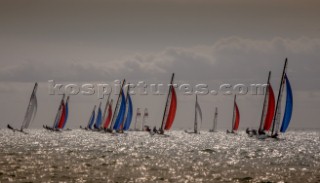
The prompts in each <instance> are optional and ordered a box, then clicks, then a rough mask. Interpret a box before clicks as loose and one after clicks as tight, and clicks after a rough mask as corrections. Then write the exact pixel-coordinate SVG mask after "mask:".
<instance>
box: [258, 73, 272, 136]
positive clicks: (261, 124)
mask: <svg viewBox="0 0 320 183" xmlns="http://www.w3.org/2000/svg"><path fill="white" fill-rule="evenodd" d="M270 77H271V71H269V75H268V81H267V87H266V94H265V95H264V101H263V107H262V114H261V121H260V126H259V132H261V131H263V129H262V126H263V119H264V116H265V111H266V107H267V97H268V94H269V85H270Z"/></svg>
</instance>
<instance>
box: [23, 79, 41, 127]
mask: <svg viewBox="0 0 320 183" xmlns="http://www.w3.org/2000/svg"><path fill="white" fill-rule="evenodd" d="M37 88H38V83H35V85H34V88H33V91H32V94H31V97H30V101H29V104H28V107H27V111H26V114H25V116H24V120H23V122H22V125H21V130H23V129H25V128H28V127H29V125H30V123H31V121H33V120H34V118H35V116H36V113H37V108H38V102H37V96H36V92H37Z"/></svg>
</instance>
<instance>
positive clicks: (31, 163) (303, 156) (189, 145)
mask: <svg viewBox="0 0 320 183" xmlns="http://www.w3.org/2000/svg"><path fill="white" fill-rule="evenodd" d="M28 132H29V134H28V135H24V134H21V133H18V132H16V133H13V132H12V131H8V130H3V129H2V130H0V139H1V140H0V141H1V144H0V149H1V152H0V153H1V154H0V182H10V181H11V182H320V141H319V134H320V133H319V132H289V133H287V134H285V136H283V137H282V139H283V140H280V141H275V140H271V139H268V140H257V139H255V138H249V137H247V135H246V134H245V133H244V132H241V133H240V134H239V135H227V134H226V133H225V132H217V133H209V132H202V133H201V134H200V135H194V134H186V133H184V132H182V131H173V132H169V133H168V134H169V137H163V136H158V135H155V136H150V135H149V134H148V133H144V132H129V133H128V134H127V135H118V136H114V135H110V134H104V133H99V132H89V131H84V130H73V131H65V132H62V133H56V132H48V131H45V130H40V129H39V130H28Z"/></svg>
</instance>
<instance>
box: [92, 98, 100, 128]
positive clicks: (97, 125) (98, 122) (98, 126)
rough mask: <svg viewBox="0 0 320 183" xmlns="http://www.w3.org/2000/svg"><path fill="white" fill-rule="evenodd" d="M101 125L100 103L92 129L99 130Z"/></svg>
mask: <svg viewBox="0 0 320 183" xmlns="http://www.w3.org/2000/svg"><path fill="white" fill-rule="evenodd" d="M101 123H102V111H101V103H100V105H99V108H98V115H97V119H96V123H95V124H94V128H100V127H101Z"/></svg>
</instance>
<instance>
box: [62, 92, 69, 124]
mask: <svg viewBox="0 0 320 183" xmlns="http://www.w3.org/2000/svg"><path fill="white" fill-rule="evenodd" d="M68 115H69V97H68V98H67V102H66V114H65V119H64V123H63V127H62V128H63V129H64V127H65V126H66V124H67V120H68Z"/></svg>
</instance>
